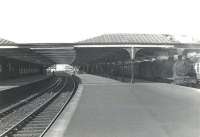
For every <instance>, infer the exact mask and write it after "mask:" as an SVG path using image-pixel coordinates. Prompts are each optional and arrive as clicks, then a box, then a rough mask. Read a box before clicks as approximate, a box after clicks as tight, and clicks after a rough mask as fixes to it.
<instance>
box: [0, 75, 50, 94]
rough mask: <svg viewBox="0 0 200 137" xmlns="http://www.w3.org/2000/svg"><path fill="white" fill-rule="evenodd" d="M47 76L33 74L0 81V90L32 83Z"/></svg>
mask: <svg viewBox="0 0 200 137" xmlns="http://www.w3.org/2000/svg"><path fill="white" fill-rule="evenodd" d="M47 77H48V76H46V75H34V76H26V77H21V78H15V79H9V80H4V81H0V91H2V90H7V89H11V88H15V87H20V86H23V85H27V84H30V83H34V82H37V81H40V80H43V79H45V78H47Z"/></svg>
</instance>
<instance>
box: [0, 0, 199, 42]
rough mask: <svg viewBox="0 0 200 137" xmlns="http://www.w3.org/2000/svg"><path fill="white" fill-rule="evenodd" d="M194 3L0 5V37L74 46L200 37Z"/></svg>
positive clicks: (37, 0) (73, 0)
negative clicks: (132, 36)
mask: <svg viewBox="0 0 200 137" xmlns="http://www.w3.org/2000/svg"><path fill="white" fill-rule="evenodd" d="M198 1H199V0H137V1H136V0H0V37H2V38H5V39H8V40H11V41H14V42H20V43H22V42H75V41H80V40H83V39H86V38H89V37H93V36H96V35H100V34H104V33H169V34H188V35H196V36H200V8H199V7H200V3H199V2H198Z"/></svg>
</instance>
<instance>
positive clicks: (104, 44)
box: [0, 34, 200, 66]
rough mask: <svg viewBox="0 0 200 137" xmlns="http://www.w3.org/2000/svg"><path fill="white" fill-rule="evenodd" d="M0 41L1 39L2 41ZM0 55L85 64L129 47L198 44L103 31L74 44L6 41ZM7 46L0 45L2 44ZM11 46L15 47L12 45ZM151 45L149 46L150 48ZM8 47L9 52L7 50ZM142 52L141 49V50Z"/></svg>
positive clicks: (120, 55)
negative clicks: (103, 32) (103, 33)
mask: <svg viewBox="0 0 200 137" xmlns="http://www.w3.org/2000/svg"><path fill="white" fill-rule="evenodd" d="M2 43H3V42H2ZM0 46H1V47H2V48H1V49H0V52H1V53H5V52H4V51H6V52H8V54H6V55H5V54H1V53H0V54H1V55H3V56H6V57H14V58H17V59H20V60H27V61H31V62H36V63H39V64H43V65H44V64H45V65H46V66H50V65H53V64H84V63H92V62H95V61H101V60H110V59H112V60H119V59H121V60H125V59H128V58H130V56H129V53H128V50H127V49H129V48H130V47H136V48H142V49H145V48H148V50H155V49H158V48H174V47H175V48H199V47H200V45H199V43H181V42H179V41H176V40H175V39H173V36H172V35H167V34H105V35H100V36H97V37H94V38H89V39H86V40H82V41H78V42H74V43H17V44H16V43H12V42H11V43H9V42H8V41H7V42H6V41H5V40H4V44H1V45H0ZM5 46H7V47H10V48H5V49H4V48H3V47H5ZM13 47H14V48H13ZM150 47H151V48H150ZM9 50H10V51H9ZM140 53H141V52H140ZM144 53H145V52H144Z"/></svg>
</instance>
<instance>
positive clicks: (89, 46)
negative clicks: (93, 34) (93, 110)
mask: <svg viewBox="0 0 200 137" xmlns="http://www.w3.org/2000/svg"><path fill="white" fill-rule="evenodd" d="M74 47H77V48H95V47H104V48H109V47H121V48H128V47H141V48H142V47H143V48H145V47H156V48H157V47H160V48H173V47H174V46H173V45H75V46H74Z"/></svg>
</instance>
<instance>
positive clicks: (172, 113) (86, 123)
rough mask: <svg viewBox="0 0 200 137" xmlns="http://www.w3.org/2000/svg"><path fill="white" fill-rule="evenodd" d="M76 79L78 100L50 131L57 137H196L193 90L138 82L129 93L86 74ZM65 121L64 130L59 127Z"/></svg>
mask: <svg viewBox="0 0 200 137" xmlns="http://www.w3.org/2000/svg"><path fill="white" fill-rule="evenodd" d="M80 77H81V79H82V81H83V84H82V85H81V86H83V90H82V96H79V97H80V98H79V99H80V100H79V99H78V100H79V103H78V105H77V108H76V110H75V112H74V114H73V113H72V114H73V116H72V118H71V117H69V116H68V115H69V110H70V109H69V108H66V109H65V111H64V112H63V114H62V115H61V117H60V118H59V120H58V121H59V122H57V123H55V125H54V128H56V127H58V128H59V129H57V132H58V134H59V132H60V136H64V137H199V136H200V107H199V106H200V91H199V89H194V88H188V87H181V86H177V85H172V84H164V83H142V82H139V83H136V84H135V85H134V87H131V86H130V85H129V84H126V83H121V82H118V81H115V80H111V79H107V78H103V77H98V76H93V75H88V74H83V75H80ZM72 104H74V102H72ZM75 104H76V103H75ZM74 107H76V105H74ZM70 118H71V119H70ZM66 120H67V121H68V122H66V123H65V124H66V125H62V126H59V124H60V125H61V124H63V122H64V121H66ZM68 123H69V124H68ZM62 130H64V131H62ZM52 131H53V130H52ZM54 131H56V130H54ZM58 134H57V135H58ZM51 135H52V136H55V134H51ZM48 137H49V136H48Z"/></svg>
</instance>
